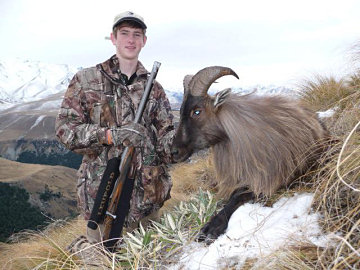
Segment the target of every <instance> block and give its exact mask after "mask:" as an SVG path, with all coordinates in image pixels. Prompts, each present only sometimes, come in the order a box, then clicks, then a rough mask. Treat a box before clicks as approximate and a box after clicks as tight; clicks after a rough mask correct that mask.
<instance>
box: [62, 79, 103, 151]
mask: <svg viewBox="0 0 360 270" xmlns="http://www.w3.org/2000/svg"><path fill="white" fill-rule="evenodd" d="M81 77H82V76H81V75H79V73H77V74H76V75H75V76H74V77H73V79H72V80H71V82H70V84H69V87H68V89H67V91H66V93H65V96H64V99H63V101H62V104H61V108H60V111H59V114H58V115H57V118H56V122H55V134H56V136H57V137H58V139H59V140H60V142H62V143H63V144H64V145H65V146H66V147H67V148H68V149H70V150H72V151H75V152H77V153H81V154H86V153H92V152H94V151H95V152H97V151H98V150H100V149H101V148H102V145H103V143H105V132H106V128H102V127H100V126H99V125H98V124H92V123H91V121H90V112H89V110H88V109H87V105H86V104H87V103H86V96H85V93H84V91H83V89H82V83H83V82H81V79H80V78H81Z"/></svg>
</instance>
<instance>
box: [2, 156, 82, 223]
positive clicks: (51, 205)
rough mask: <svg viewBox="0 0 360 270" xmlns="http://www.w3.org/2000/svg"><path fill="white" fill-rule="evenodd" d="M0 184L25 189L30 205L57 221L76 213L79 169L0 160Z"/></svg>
mask: <svg viewBox="0 0 360 270" xmlns="http://www.w3.org/2000/svg"><path fill="white" fill-rule="evenodd" d="M0 172H1V173H0V182H2V183H9V184H10V185H15V186H18V187H20V188H23V189H25V190H26V191H27V192H28V193H29V195H30V203H31V204H32V205H33V206H36V207H38V208H39V209H40V210H41V211H42V212H44V213H46V215H48V216H50V217H52V218H54V219H63V218H65V217H69V216H74V215H76V214H77V209H76V193H75V191H76V179H77V177H76V170H75V169H71V168H67V167H63V166H48V165H37V164H24V163H19V162H15V161H10V160H7V159H4V158H0Z"/></svg>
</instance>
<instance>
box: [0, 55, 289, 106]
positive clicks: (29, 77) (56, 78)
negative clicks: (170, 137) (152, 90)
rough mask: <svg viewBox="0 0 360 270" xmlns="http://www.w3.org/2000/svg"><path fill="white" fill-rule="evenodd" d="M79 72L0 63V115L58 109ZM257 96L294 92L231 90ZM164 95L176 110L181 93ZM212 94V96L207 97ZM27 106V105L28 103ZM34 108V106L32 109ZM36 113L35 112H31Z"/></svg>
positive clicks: (16, 61)
mask: <svg viewBox="0 0 360 270" xmlns="http://www.w3.org/2000/svg"><path fill="white" fill-rule="evenodd" d="M79 69H80V68H76V67H72V66H68V65H56V64H48V63H42V62H34V61H28V60H21V59H12V60H6V61H0V111H2V110H4V109H7V108H9V107H12V106H14V105H17V108H16V110H17V111H20V110H28V109H31V107H34V103H33V104H31V102H34V101H39V100H42V99H48V98H49V97H52V96H53V97H54V96H57V97H58V99H59V100H56V98H50V99H51V101H49V100H46V101H45V102H44V103H43V104H42V106H41V108H39V107H37V108H36V109H38V110H39V109H45V110H46V109H47V108H49V107H55V108H59V106H60V102H61V99H62V95H60V93H64V92H65V90H66V88H67V86H68V84H69V82H70V80H71V78H72V77H73V76H74V74H75V73H76V72H77V71H78V70H79ZM255 90H256V92H255V93H256V94H258V95H268V94H285V95H293V94H294V91H293V90H290V89H289V88H285V87H279V86H274V85H270V86H260V85H257V86H253V87H249V88H246V89H245V88H234V89H233V91H234V92H238V93H241V94H248V93H251V92H254V91H255ZM165 91H166V94H167V97H168V98H169V101H170V103H171V104H172V105H173V107H174V109H179V106H180V104H181V101H182V97H183V92H182V91H180V92H174V91H167V90H165ZM210 94H214V93H210ZM29 102H30V104H29V105H27V103H29ZM35 107H36V106H35ZM33 109H35V108H33Z"/></svg>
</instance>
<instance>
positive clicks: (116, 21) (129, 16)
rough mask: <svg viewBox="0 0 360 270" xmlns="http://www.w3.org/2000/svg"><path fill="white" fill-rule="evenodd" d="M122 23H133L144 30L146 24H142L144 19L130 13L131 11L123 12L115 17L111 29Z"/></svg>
mask: <svg viewBox="0 0 360 270" xmlns="http://www.w3.org/2000/svg"><path fill="white" fill-rule="evenodd" d="M123 21H134V22H137V23H138V24H140V25H141V28H142V29H146V28H147V27H146V24H145V22H144V18H143V17H141V16H140V15H138V14H136V13H134V12H132V11H125V12H122V13H120V14H118V15H116V16H115V18H114V23H113V29H114V28H115V27H116V26H117V25H118V24H119V23H121V22H123Z"/></svg>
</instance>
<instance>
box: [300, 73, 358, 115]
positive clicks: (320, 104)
mask: <svg viewBox="0 0 360 270" xmlns="http://www.w3.org/2000/svg"><path fill="white" fill-rule="evenodd" d="M299 88H300V89H301V91H300V92H299V95H300V97H301V100H302V101H303V102H304V103H306V104H307V105H308V106H309V107H311V108H312V109H313V110H316V111H325V110H328V109H332V108H334V107H336V106H339V101H341V100H342V99H343V98H345V97H347V96H348V95H351V94H352V93H353V92H354V91H353V90H352V89H351V88H349V87H347V83H346V81H345V80H344V79H339V80H337V79H335V78H334V77H326V76H321V75H315V76H314V78H312V79H308V80H304V82H303V83H302V84H301V85H300V86H299Z"/></svg>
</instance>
